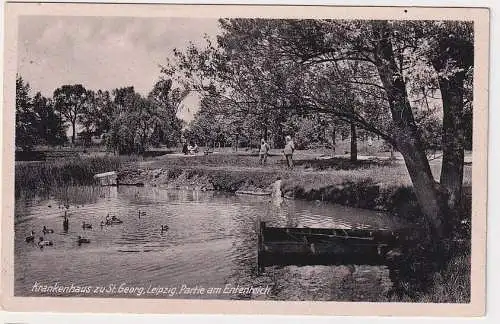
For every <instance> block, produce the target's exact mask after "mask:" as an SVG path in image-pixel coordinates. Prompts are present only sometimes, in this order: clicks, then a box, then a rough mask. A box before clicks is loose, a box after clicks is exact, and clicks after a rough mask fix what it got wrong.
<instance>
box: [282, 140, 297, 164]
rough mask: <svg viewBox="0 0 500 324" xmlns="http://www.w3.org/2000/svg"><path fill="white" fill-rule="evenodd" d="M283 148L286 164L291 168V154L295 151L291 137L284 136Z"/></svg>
mask: <svg viewBox="0 0 500 324" xmlns="http://www.w3.org/2000/svg"><path fill="white" fill-rule="evenodd" d="M285 142H286V144H285V149H284V150H283V154H285V158H286V164H287V166H288V168H290V169H292V168H293V159H292V155H293V152H294V151H295V145H294V144H293V141H292V138H291V137H290V136H287V137H285Z"/></svg>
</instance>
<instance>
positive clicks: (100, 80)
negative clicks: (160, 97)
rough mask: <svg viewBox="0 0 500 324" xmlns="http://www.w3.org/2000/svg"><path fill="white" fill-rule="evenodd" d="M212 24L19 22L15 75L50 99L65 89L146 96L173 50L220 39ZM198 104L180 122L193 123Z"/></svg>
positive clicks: (191, 103) (189, 105)
mask: <svg viewBox="0 0 500 324" xmlns="http://www.w3.org/2000/svg"><path fill="white" fill-rule="evenodd" d="M218 31H219V29H218V24H217V20H216V19H200V18H174V17H172V18H170V17H167V18H150V17H148V18H137V17H60V16H23V17H21V19H20V20H19V34H18V35H19V37H18V73H19V74H20V75H21V76H22V77H23V79H24V80H25V81H27V82H29V83H30V86H31V89H32V91H33V93H32V95H34V93H35V92H37V91H40V92H41V93H42V94H43V95H44V96H47V97H52V94H53V92H54V90H55V89H56V88H58V87H60V86H61V85H64V84H82V85H83V86H84V87H85V88H87V89H92V90H98V89H102V90H112V89H114V88H118V87H124V86H134V88H135V90H136V91H137V92H139V93H140V94H142V95H146V94H147V93H148V92H149V91H150V90H151V89H152V87H153V85H154V84H155V82H156V81H157V80H158V79H159V78H160V76H161V73H160V67H159V65H161V64H165V63H166V62H167V58H168V57H172V56H173V55H172V50H173V49H174V48H177V49H183V48H185V47H186V46H187V45H188V43H189V42H190V41H191V42H193V43H194V44H197V45H201V44H203V43H204V39H203V37H204V34H206V35H208V36H209V37H211V38H213V37H215V35H216V34H217V33H218ZM198 104H199V98H197V96H196V95H190V96H188V98H186V99H185V100H184V102H183V109H181V111H180V112H179V114H178V116H179V117H180V118H182V119H184V120H186V121H189V120H191V119H192V115H193V113H194V112H195V111H196V110H197V108H198Z"/></svg>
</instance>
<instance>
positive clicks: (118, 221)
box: [106, 214, 123, 225]
mask: <svg viewBox="0 0 500 324" xmlns="http://www.w3.org/2000/svg"><path fill="white" fill-rule="evenodd" d="M121 223H123V221H122V220H121V219H118V218H116V216H114V215H113V216H112V217H111V218H109V214H108V215H106V225H114V224H121Z"/></svg>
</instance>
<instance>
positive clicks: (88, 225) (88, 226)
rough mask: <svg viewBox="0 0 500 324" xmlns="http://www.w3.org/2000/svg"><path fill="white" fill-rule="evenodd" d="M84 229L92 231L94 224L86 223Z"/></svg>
mask: <svg viewBox="0 0 500 324" xmlns="http://www.w3.org/2000/svg"><path fill="white" fill-rule="evenodd" d="M82 228H84V229H85V228H86V229H92V224H90V223H85V221H84V222H83V224H82Z"/></svg>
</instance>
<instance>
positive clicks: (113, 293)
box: [14, 186, 400, 301]
mask: <svg viewBox="0 0 500 324" xmlns="http://www.w3.org/2000/svg"><path fill="white" fill-rule="evenodd" d="M64 211H67V215H68V218H69V230H68V231H67V232H65V231H64V230H63V215H64ZM139 212H141V216H140V217H139ZM108 214H109V216H110V217H112V216H116V217H117V218H119V219H121V220H122V221H123V223H122V224H117V225H110V226H100V223H101V221H103V220H105V218H106V216H107V215H108ZM259 220H262V221H266V223H267V224H268V225H269V226H288V227H303V226H308V227H337V228H338V227H342V228H374V229H386V228H397V227H398V226H400V224H399V223H398V222H397V221H396V220H395V219H393V218H392V217H390V216H389V215H387V214H384V213H379V212H374V211H368V210H361V209H355V208H348V207H343V206H339V205H333V204H329V203H323V202H306V201H298V200H284V201H283V202H282V203H281V204H278V203H276V202H275V201H273V199H271V198H270V197H257V196H248V195H233V194H226V193H220V192H212V191H206V192H203V191H193V190H168V189H162V188H157V187H148V186H146V187H140V188H139V187H119V188H116V187H68V188H64V189H60V190H57V194H54V195H53V196H52V197H49V198H43V197H34V198H30V199H18V200H16V213H15V260H14V261H15V262H14V263H15V285H14V288H15V295H16V296H85V297H127V298H128V297H134V298H183V299H184V298H196V299H200V298H210V299H268V300H337V301H341V300H344V301H347V300H350V301H357V300H363V301H384V300H385V299H384V298H385V292H387V290H388V289H389V288H390V286H391V282H390V280H389V276H388V270H387V269H386V268H385V267H382V266H355V267H352V266H302V267H298V266H284V267H278V266H274V267H266V269H265V272H264V273H261V274H257V272H256V268H257V267H256V257H257V255H256V254H257V249H256V245H257V227H258V222H259ZM84 221H85V222H87V223H91V224H92V229H83V228H82V222H84ZM161 225H168V230H167V231H162V230H161ZM43 226H46V227H47V228H49V229H54V233H49V234H45V235H43V233H42V232H41V230H42V228H43ZM32 230H33V231H35V232H36V234H35V236H36V239H35V243H33V242H29V243H28V242H26V240H25V238H26V237H27V236H28V235H29V233H30V232H31V231H32ZM79 235H81V236H83V237H86V238H88V239H89V240H90V243H88V244H81V245H79V244H78V243H77V237H78V236H79ZM39 236H44V238H45V239H46V240H51V241H52V242H53V246H46V247H44V248H39V247H38V246H37V244H36V241H38V238H39Z"/></svg>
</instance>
